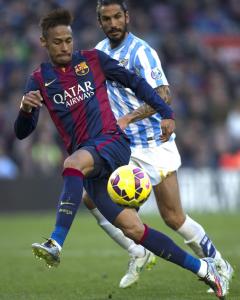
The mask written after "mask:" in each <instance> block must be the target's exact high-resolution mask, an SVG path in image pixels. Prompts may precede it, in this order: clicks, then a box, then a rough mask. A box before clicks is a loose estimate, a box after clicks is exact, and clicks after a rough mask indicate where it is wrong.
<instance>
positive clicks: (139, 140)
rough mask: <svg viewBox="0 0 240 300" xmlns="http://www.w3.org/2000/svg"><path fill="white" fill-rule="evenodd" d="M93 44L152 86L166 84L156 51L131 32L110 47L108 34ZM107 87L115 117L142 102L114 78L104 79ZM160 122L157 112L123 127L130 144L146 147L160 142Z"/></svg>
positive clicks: (128, 111)
mask: <svg viewBox="0 0 240 300" xmlns="http://www.w3.org/2000/svg"><path fill="white" fill-rule="evenodd" d="M96 48H97V49H99V50H101V51H103V52H105V53H106V54H108V55H110V56H111V57H112V58H114V59H116V60H118V61H119V62H120V64H121V65H122V66H124V67H126V68H127V69H129V70H130V71H132V72H134V73H136V74H138V75H139V76H141V77H143V78H144V79H145V80H146V81H147V82H148V83H149V84H150V85H151V86H152V87H153V88H156V87H158V86H160V85H168V81H167V79H166V76H165V74H164V72H163V70H162V66H161V62H160V60H159V57H158V55H157V53H156V51H155V50H154V49H152V48H151V47H150V46H149V45H148V44H147V43H146V42H145V41H143V40H141V39H140V38H138V37H136V36H135V35H133V34H132V33H129V34H128V35H127V37H126V38H125V40H124V41H123V42H122V43H121V44H120V45H119V46H118V47H117V48H114V49H111V47H110V43H109V40H108V38H106V39H104V40H103V41H101V42H99V43H98V44H97V46H96ZM107 88H108V96H109V99H110V103H111V107H112V110H113V112H114V114H115V116H116V118H117V119H118V118H119V117H121V116H123V115H125V114H127V113H130V112H131V111H132V110H134V109H136V108H138V107H139V106H140V105H142V104H143V103H144V102H143V101H142V100H141V99H138V98H136V97H135V94H134V93H133V92H132V91H131V90H130V89H126V88H124V87H123V86H121V85H119V84H118V83H116V82H111V81H107ZM160 122H161V116H160V115H159V114H154V115H153V116H151V117H150V118H146V119H144V120H142V121H138V122H135V123H132V124H130V125H129V126H128V127H127V128H126V134H127V135H128V137H129V138H130V139H131V147H141V148H148V147H152V146H156V145H160V144H161V141H160V134H161V127H160ZM174 136H175V135H174V134H173V135H172V137H171V139H174Z"/></svg>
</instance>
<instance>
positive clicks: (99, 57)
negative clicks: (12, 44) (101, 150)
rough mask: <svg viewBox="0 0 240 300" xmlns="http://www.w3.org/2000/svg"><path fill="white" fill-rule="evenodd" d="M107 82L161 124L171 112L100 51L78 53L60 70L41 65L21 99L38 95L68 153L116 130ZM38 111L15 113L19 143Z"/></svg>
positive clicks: (141, 82)
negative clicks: (157, 117) (115, 84)
mask: <svg viewBox="0 0 240 300" xmlns="http://www.w3.org/2000/svg"><path fill="white" fill-rule="evenodd" d="M106 80H110V81H115V82H119V83H120V84H122V85H123V86H125V87H127V88H130V89H131V90H133V92H134V93H135V94H136V96H137V97H139V98H141V99H143V100H144V101H145V102H146V103H148V104H149V105H151V106H152V107H153V108H154V109H155V110H156V111H157V112H159V113H160V114H161V115H162V117H163V118H165V119H166V118H167V119H170V118H172V115H173V113H172V110H171V108H170V107H169V106H168V105H167V104H166V103H165V102H164V101H163V100H162V99H161V98H160V97H159V96H158V94H157V93H156V92H155V91H154V89H152V88H151V87H150V85H149V84H148V83H147V82H146V81H145V80H144V79H143V78H140V77H138V76H137V75H136V74H134V73H132V72H130V71H128V70H126V69H125V68H124V67H122V66H120V65H119V62H118V61H116V60H114V59H112V58H110V57H109V56H108V55H106V54H105V53H103V52H102V51H99V50H96V49H94V50H89V51H77V52H76V53H74V54H73V57H72V61H71V63H70V64H69V65H68V66H66V67H65V68H61V67H56V66H54V65H52V64H51V63H50V62H47V63H42V64H41V65H40V67H39V68H38V69H37V70H35V71H34V72H33V73H32V75H31V76H30V78H29V80H28V83H27V87H26V90H25V93H27V92H29V91H35V90H40V92H41V95H42V97H43V103H44V104H45V105H46V107H47V109H48V111H49V114H50V116H51V118H52V120H53V122H54V124H55V126H56V128H57V130H58V132H59V134H60V136H61V137H62V140H63V142H64V144H65V147H66V149H67V151H68V152H69V153H72V152H73V151H75V150H76V149H77V148H78V147H79V146H81V144H82V143H84V142H85V141H87V140H90V139H94V138H96V137H100V136H101V135H105V134H114V133H119V132H120V129H119V127H118V125H117V121H116V119H115V117H114V115H113V112H112V110H111V107H110V103H109V99H108V94H107V87H106ZM39 111H40V109H33V111H32V112H31V113H29V114H28V113H24V112H23V111H22V110H20V112H19V115H18V117H17V120H16V121H15V133H16V136H17V137H18V138H20V139H22V138H25V137H26V136H28V135H29V134H30V133H31V132H32V131H33V130H34V129H35V128H36V126H37V122H38V116H39Z"/></svg>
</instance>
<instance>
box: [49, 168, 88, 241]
mask: <svg viewBox="0 0 240 300" xmlns="http://www.w3.org/2000/svg"><path fill="white" fill-rule="evenodd" d="M63 178H64V184H63V190H62V193H61V196H60V199H59V203H58V209H57V218H56V224H55V229H54V231H53V232H52V235H51V238H52V239H54V240H55V241H56V242H57V243H58V244H59V245H60V246H62V245H63V243H64V241H65V239H66V236H67V234H68V231H69V229H70V227H71V225H72V222H73V220H74V217H75V214H76V212H77V210H78V207H79V205H80V202H81V199H82V192H83V174H82V172H81V171H79V170H76V169H73V168H66V169H65V170H64V171H63Z"/></svg>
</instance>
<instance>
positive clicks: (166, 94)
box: [125, 85, 172, 124]
mask: <svg viewBox="0 0 240 300" xmlns="http://www.w3.org/2000/svg"><path fill="white" fill-rule="evenodd" d="M155 90H156V92H157V93H158V95H159V96H160V97H161V98H162V99H163V100H164V102H166V103H167V104H171V102H172V98H171V96H170V89H169V86H167V85H162V86H159V87H157V88H156V89H155ZM155 113H156V111H155V110H154V109H153V108H152V107H151V106H150V105H148V104H146V103H144V104H143V105H141V106H140V107H139V108H137V109H135V110H134V111H132V112H131V113H129V114H127V115H126V116H125V118H126V120H127V122H128V124H130V123H134V122H136V121H140V120H143V119H145V118H148V117H150V116H152V115H153V114H155Z"/></svg>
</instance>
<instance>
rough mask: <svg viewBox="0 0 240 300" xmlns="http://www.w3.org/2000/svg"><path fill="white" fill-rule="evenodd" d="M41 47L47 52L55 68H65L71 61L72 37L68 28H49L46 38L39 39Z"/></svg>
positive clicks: (61, 26) (60, 26) (63, 26)
mask: <svg viewBox="0 0 240 300" xmlns="http://www.w3.org/2000/svg"><path fill="white" fill-rule="evenodd" d="M41 42H42V46H43V47H45V48H46V49H47V51H48V54H49V56H50V59H51V61H52V62H53V64H55V65H57V66H66V65H67V64H69V63H70V62H71V60H72V53H73V37H72V29H71V27H70V26H65V25H58V26H56V27H52V28H49V30H48V33H47V37H46V38H43V37H41Z"/></svg>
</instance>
